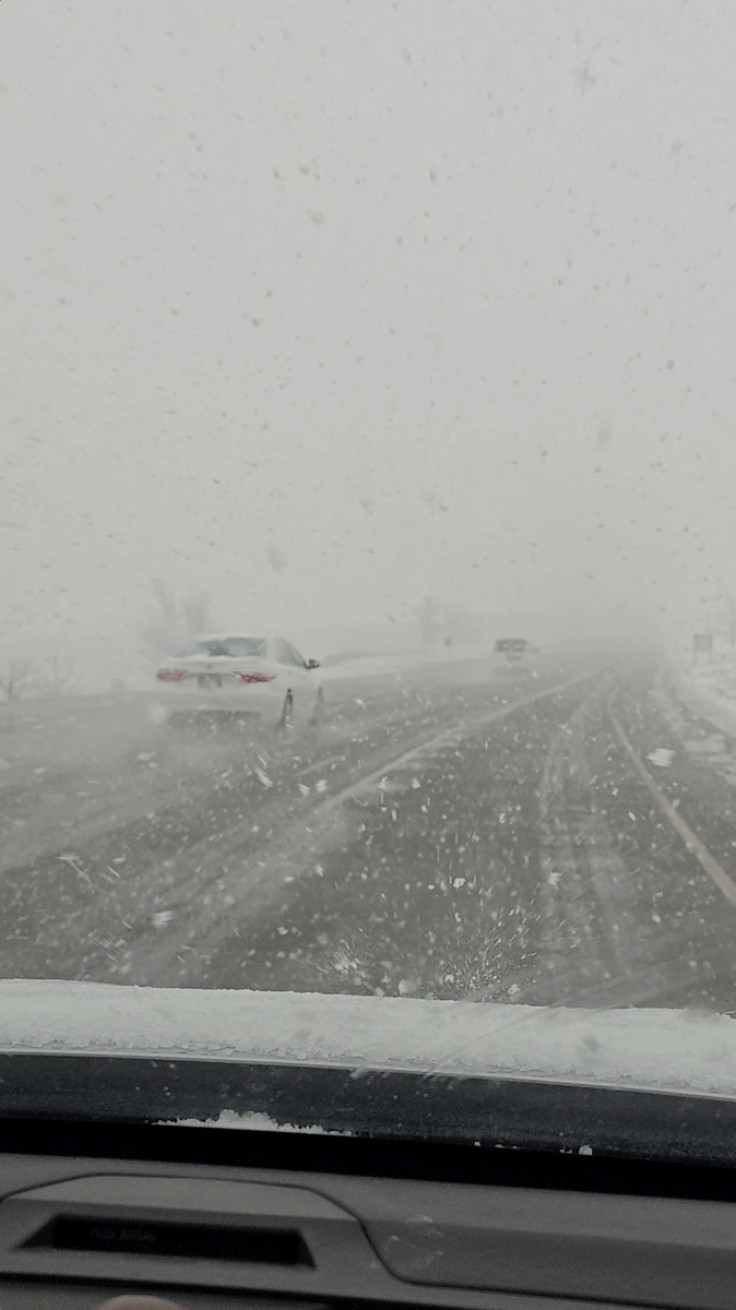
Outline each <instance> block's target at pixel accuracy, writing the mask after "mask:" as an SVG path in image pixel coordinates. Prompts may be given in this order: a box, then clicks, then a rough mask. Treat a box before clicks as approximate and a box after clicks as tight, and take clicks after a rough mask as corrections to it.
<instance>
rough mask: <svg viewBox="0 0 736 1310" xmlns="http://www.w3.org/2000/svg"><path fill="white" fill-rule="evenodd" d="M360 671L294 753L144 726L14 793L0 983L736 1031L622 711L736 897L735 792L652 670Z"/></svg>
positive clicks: (708, 909) (715, 910) (5, 863)
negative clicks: (583, 1016)
mask: <svg viewBox="0 0 736 1310" xmlns="http://www.w3.org/2000/svg"><path fill="white" fill-rule="evenodd" d="M363 673H364V676H362V677H353V678H349V677H341V678H339V679H338V678H336V679H334V680H333V681H332V682H331V685H330V704H329V713H328V716H327V718H326V720H325V722H324V723H323V724H322V725H321V727H320V728H319V729H318V730H309V731H304V732H302V733H301V734H298V733H296V734H293V735H292V734H289V735H288V736H287V737H285V738H283V739H282V740H278V739H275V738H274V737H268V738H264V739H262V740H261V741H260V742H255V743H251V744H248V743H246V742H244V741H243V739H242V738H241V737H240V736H239V734H237V733H234V732H233V733H220V734H218V735H217V736H212V735H196V736H192V735H189V734H184V735H180V734H165V733H163V734H162V733H161V732H160V730H158V729H156V728H155V725H151V724H150V722H149V720H148V718H147V716H146V715H145V714H142V713H141V714H140V715H139V716H138V718H136V717H135V715H133V714H132V713H130V714H128V715H127V716H125V718H124V722H123V721H121V723H120V731H119V733H118V732H115V731H112V730H111V733H110V737H109V739H106V740H105V741H104V742H103V747H102V749H100V750H99V751H98V753H97V754H95V753H94V751H93V750H92V751H91V753H90V754H89V756H88V757H87V758H86V759H84V758H83V759H82V761H81V762H80V761H79V760H75V759H74V758H73V752H72V753H71V754H70V755H69V757H68V758H67V761H66V764H65V765H64V766H63V767H57V768H56V769H51V768H49V769H47V771H45V772H44V773H42V774H40V775H39V774H36V773H35V772H33V770H32V769H31V768H30V766H27V767H26V772H25V774H24V775H23V774H22V772H21V773H20V774H19V776H18V779H17V781H16V782H15V784H14V785H7V786H6V787H5V789H4V791H3V793H2V795H3V802H2V809H1V812H0V835H1V849H2V877H1V878H0V924H1V925H2V927H1V928H0V975H2V976H5V977H14V976H15V977H56V978H68V979H92V980H97V981H107V982H138V983H144V984H148V985H161V986H166V985H169V986H172V985H173V986H177V985H179V986H181V985H183V986H204V987H252V988H262V989H269V990H273V989H276V990H281V989H288V988H291V989H295V990H299V991H327V992H348V993H354V994H374V995H375V994H379V995H380V994H388V995H397V996H427V997H439V998H446V999H449V998H458V997H464V998H473V999H476V1000H493V1001H504V1002H507V1001H510V1002H528V1003H531V1004H549V1003H552V1004H555V1005H560V1004H568V1005H584V1006H602V1007H611V1006H621V1005H624V1006H626V1005H637V1006H652V1005H655V1006H657V1005H668V1006H681V1005H686V1004H689V1005H697V1006H700V1007H704V1008H707V1009H711V1010H719V1011H724V1012H731V1011H733V1010H736V1002H735V1001H734V987H733V981H732V980H733V965H732V961H733V959H734V947H735V946H736V910H734V908H733V906H732V905H731V904H729V903H728V901H727V899H726V898H725V897H724V895H723V894H722V891H721V890H719V887H718V886H717V885H716V884H715V883H714V882H713V880H712V878H710V877H709V876H708V873H707V870H706V869H705V868H704V867H703V864H702V862H699V860H698V859H697V858H696V857H695V854H694V853H693V851H692V850H689V849H688V847H687V845H686V843H685V842H684V841H683V839H682V836H681V835H680V834H678V832H677V831H676V830H675V828H674V827H673V825H672V823H671V822H669V821H668V819H667V817H666V812H665V811H663V809H662V808H661V807H660V806H659V805H658V804H657V802H656V799H654V798H653V796H652V794H651V792H650V791H649V790H648V789H647V787H646V786H645V785H644V783H643V782H642V778H641V776H639V775H637V772H636V770H635V769H634V768H632V764H631V759H630V758H629V756H628V755H627V752H626V750H624V749H622V746H621V742H620V740H619V738H618V737H617V734H616V731H615V730H614V725H613V723H612V721H611V703H612V698H614V700H615V707H616V719H617V722H618V723H619V725H620V726H621V728H622V730H623V731H624V732H625V733H626V734H627V739H628V740H629V741H630V743H631V745H632V749H633V750H634V752H635V753H636V755H637V757H638V758H639V759H640V760H643V761H645V765H644V767H645V768H646V769H647V770H649V772H650V773H651V775H652V777H653V778H654V779H655V781H656V785H657V786H658V787H659V788H661V789H662V794H663V796H666V798H668V800H669V803H670V804H672V805H675V806H676V807H678V812H680V813H682V814H683V815H684V816H685V817H686V818H687V820H688V822H689V823H690V824H691V826H692V828H693V829H694V830H695V831H696V832H697V833H698V834H699V835H700V837H701V838H702V840H703V841H704V842H705V843H707V846H708V849H709V851H711V852H712V854H713V858H714V860H715V861H716V862H717V863H718V867H719V868H722V869H724V870H725V872H726V875H727V876H730V875H731V874H733V875H734V877H736V869H735V868H734V865H735V864H736V861H735V860H734V855H735V854H736V807H735V806H734V798H735V797H736V792H734V782H733V779H730V778H729V776H728V774H727V772H724V771H723V770H722V769H721V770H720V771H719V770H718V768H715V767H714V763H713V760H712V758H711V754H712V753H711V754H709V752H708V751H707V750H699V749H698V742H700V741H702V740H704V739H706V738H707V735H708V733H707V729H706V728H705V727H702V726H701V725H699V724H698V722H697V720H694V719H693V718H692V716H690V717H687V718H683V714H684V711H683V710H682V707H678V706H677V705H676V704H675V703H674V702H673V701H672V699H671V694H670V693H669V692H667V691H666V689H665V688H664V687H663V684H662V682H661V680H660V679H659V678H658V677H657V675H656V672H655V671H654V670H651V669H637V668H634V669H626V670H623V671H622V670H615V671H614V670H611V669H601V668H600V667H599V666H598V667H596V666H594V665H593V664H590V663H586V662H585V661H582V660H577V661H575V660H570V659H569V658H567V659H561V658H556V659H555V658H554V657H552V656H548V657H547V658H546V660H543V662H542V664H541V666H540V670H539V676H538V677H537V678H536V679H528V678H516V679H513V678H512V679H506V680H499V678H498V676H497V675H494V674H493V672H492V670H491V667H490V662H489V661H487V660H460V659H458V660H455V661H452V662H451V663H450V662H447V663H445V664H444V665H436V666H428V667H424V668H414V669H408V668H404V669H401V670H395V671H393V672H392V673H383V674H382V675H381V674H380V673H375V672H374V673H372V674H371V676H367V675H365V671H363ZM107 723H108V727H107V728H106V729H105V731H108V728H109V726H110V725H109V719H108V721H107ZM97 728H98V731H97V732H95V733H92V732H91V731H90V730H89V729H88V728H87V727H85V729H84V733H87V732H88V731H89V732H90V735H89V737H88V740H89V742H91V743H94V742H95V741H97V740H98V739H99V736H100V733H99V728H100V724H99V723H98V725H97ZM84 733H82V734H81V736H79V737H78V738H77V740H78V741H81V740H83V738H84ZM103 735H104V734H103ZM35 767H37V766H34V768H35Z"/></svg>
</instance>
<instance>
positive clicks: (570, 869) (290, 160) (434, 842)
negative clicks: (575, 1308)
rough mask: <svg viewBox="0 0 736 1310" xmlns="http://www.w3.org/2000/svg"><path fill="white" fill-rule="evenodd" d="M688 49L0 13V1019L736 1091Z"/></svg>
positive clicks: (723, 63) (720, 74)
mask: <svg viewBox="0 0 736 1310" xmlns="http://www.w3.org/2000/svg"><path fill="white" fill-rule="evenodd" d="M734 38H736V10H734V8H733V7H732V6H731V5H730V4H729V3H727V0H702V2H701V3H699V4H694V3H691V4H687V3H682V4H676V5H675V4H673V3H671V0H649V2H648V3H646V4H640V3H635V0H598V3H595V4H586V3H582V0H558V2H557V3H555V4H549V3H548V2H547V0H516V2H512V0H431V3H428V0H352V2H348V0H310V2H309V3H308V4H304V3H301V2H300V0H208V2H207V3H205V0H105V3H100V2H99V0H65V3H64V4H63V5H59V4H58V3H57V2H56V0H33V2H32V3H26V4H23V3H12V2H10V0H9V2H8V3H6V4H3V5H0V103H1V104H2V121H3V133H4V143H5V145H4V149H3V150H2V152H0V194H2V205H1V206H0V228H1V229H2V250H3V253H4V260H3V269H2V274H1V275H0V302H1V303H2V315H0V333H1V334H2V338H3V340H2V350H1V351H0V360H1V361H2V362H1V364H0V367H1V368H2V374H3V380H2V388H1V389H0V405H1V406H2V412H3V423H2V445H3V484H4V513H3V515H2V522H1V523H0V543H1V544H2V548H3V568H2V570H1V571H0V596H1V597H2V614H3V624H2V632H0V865H1V876H0V1049H2V1047H3V1046H8V1045H11V1046H12V1045H20V1046H23V1045H24V1044H30V1045H32V1046H41V1047H44V1048H45V1047H47V1046H49V1045H53V1044H54V1043H58V1044H61V1045H68V1046H69V1047H70V1049H71V1048H73V1049H74V1050H92V1049H100V1050H102V1049H114V1050H115V1051H117V1052H121V1051H122V1052H124V1051H127V1050H129V1049H131V1048H132V1047H134V1046H137V1047H138V1048H139V1049H145V1050H149V1051H150V1050H152V1051H154V1052H156V1051H160V1050H164V1049H166V1050H172V1049H173V1050H182V1049H185V1048H186V1049H187V1050H188V1051H189V1053H190V1054H197V1053H198V1052H210V1053H212V1052H213V1051H214V1052H219V1053H221V1052H222V1051H223V1050H229V1051H231V1052H234V1058H238V1059H242V1060H246V1059H251V1058H266V1057H268V1058H270V1057H274V1058H278V1059H283V1060H285V1061H287V1062H288V1061H293V1062H297V1063H299V1062H301V1063H304V1062H309V1061H310V1060H311V1059H315V1060H319V1061H321V1062H323V1063H325V1062H326V1063H329V1062H340V1061H343V1062H348V1063H350V1064H351V1066H352V1065H353V1064H358V1063H361V1062H363V1063H368V1064H378V1065H382V1064H383V1065H391V1066H393V1065H398V1064H401V1065H402V1067H409V1068H412V1069H417V1070H428V1069H432V1068H442V1069H449V1070H451V1071H463V1070H465V1071H468V1070H471V1071H473V1072H476V1073H479V1074H491V1073H494V1072H501V1073H503V1074H513V1073H520V1074H523V1075H524V1076H528V1077H532V1078H544V1077H549V1078H554V1079H563V1078H569V1079H580V1080H583V1081H585V1080H588V1081H592V1082H605V1083H606V1084H608V1085H618V1086H622V1087H627V1088H628V1087H630V1086H632V1085H633V1084H636V1085H637V1086H646V1087H654V1088H663V1087H665V1088H673V1087H677V1088H681V1089H684V1090H688V1089H691V1090H695V1091H698V1092H705V1091H709V1092H710V1091H717V1092H719V1093H722V1094H725V1095H729V1096H734V1097H736V1036H735V1035H734V1029H735V1028H736V1023H735V1022H734V1017H733V1016H735V1015H736V999H735V993H734V984H733V976H734V958H736V563H735V561H736V516H735V515H734V509H733V488H734V485H735V478H736V443H735V442H734V438H733V433H732V417H733V413H734V408H735V405H736V375H735V374H734V367H733V360H732V354H733V350H732V341H733V318H734V282H735V279H736V245H735V244H734V227H735V226H736V189H735V184H734V168H733V161H734V159H735V158H736V118H735V117H734V113H733V96H734V91H733V80H734V74H733V57H732V46H733V40H734ZM732 266H733V267H732ZM243 631H244V632H245V635H238V634H240V633H242V632H243ZM251 632H254V633H259V632H260V633H264V632H265V633H267V634H272V635H270V636H269V638H268V641H266V639H265V638H263V637H259V636H249V635H248V634H249V633H251ZM202 634H204V635H202ZM208 634H212V635H208ZM223 634H224V635H223ZM228 634H230V635H228ZM267 654H268V656H269V659H268V662H266V660H265V657H266V655H267ZM200 656H202V657H203V658H202V662H201V663H200V662H199V657H200ZM221 656H226V657H228V658H237V659H240V658H242V659H243V660H244V661H246V665H245V667H243V668H240V667H238V666H237V665H234V666H231V667H227V666H226V665H225V664H222V665H219V666H218V665H217V663H216V661H217V658H218V657H221ZM210 658H211V659H213V660H214V661H215V664H214V666H212V667H210V666H208V665H207V662H206V661H207V660H208V659H210ZM189 659H191V660H192V661H193V663H192V664H191V665H189V664H187V663H186V662H184V663H182V664H181V665H180V664H179V663H178V662H177V661H187V660H189ZM248 661H252V662H251V663H247V662H248ZM261 661H263V662H262V663H261ZM103 985H104V986H105V987H106V988H112V989H113V999H114V1006H113V1001H112V1000H111V999H110V992H109V991H107V990H106V991H100V990H99V989H100V987H101V986H103ZM135 989H142V991H136V990H135ZM148 989H150V990H148ZM141 996H143V997H144V1000H145V1004H144V1003H143V1001H142V1000H141ZM53 998H57V999H56V1001H53V1004H55V1005H58V1006H59V1007H61V1008H59V1009H58V1011H54V1013H57V1020H58V1021H57V1022H56V1023H55V1024H54V1025H50V1023H49V1021H48V1020H47V1019H45V1018H44V1016H48V1015H49V1014H50V1013H51V1010H50V1007H51V1005H52V999H53ZM74 998H77V999H74ZM127 1005H130V1009H129V1010H126V1009H125V1007H126V1006H127ZM234 1005H235V1006H236V1007H237V1008H236V1010H233V1009H232V1006H234ZM161 1006H164V1009H161V1008H160V1007H161ZM163 1013H166V1015H167V1016H168V1018H167V1022H166V1023H165V1024H163V1023H162V1024H160V1025H159V1024H158V1020H157V1019H156V1015H157V1014H158V1015H160V1014H163ZM113 1016H114V1019H113ZM248 1016H249V1017H248ZM52 1029H53V1032H52ZM451 1095H452V1093H451V1091H450V1090H449V1088H448V1091H447V1096H448V1097H450V1096H451ZM224 1108H227V1107H224ZM266 1111H267V1107H264V1112H266Z"/></svg>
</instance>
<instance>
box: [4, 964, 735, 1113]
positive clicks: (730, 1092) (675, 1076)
mask: <svg viewBox="0 0 736 1310" xmlns="http://www.w3.org/2000/svg"><path fill="white" fill-rule="evenodd" d="M0 1050H3V1051H6V1052H47V1051H52V1052H63V1053H67V1054H71V1053H84V1054H95V1055H128V1056H141V1055H143V1056H164V1055H165V1056H170V1057H174V1056H177V1057H182V1056H185V1057H190V1058H192V1059H202V1060H204V1059H207V1060H213V1059H226V1060H231V1061H232V1060H235V1061H243V1062H252V1061H258V1062H264V1061H267V1062H286V1063H294V1064H298V1065H329V1066H340V1067H343V1068H344V1067H348V1068H355V1067H357V1068H372V1069H396V1070H410V1071H421V1072H437V1073H445V1074H447V1073H449V1074H455V1075H462V1076H465V1075H474V1076H480V1077H483V1076H485V1077H499V1076H501V1077H510V1078H519V1077H522V1078H532V1079H544V1080H552V1081H560V1082H580V1083H585V1084H588V1085H602V1086H609V1087H611V1086H614V1087H639V1088H645V1089H651V1090H657V1091H682V1092H696V1093H703V1094H711V1095H725V1096H730V1097H732V1096H736V1021H734V1020H733V1019H731V1018H729V1017H727V1016H724V1015H707V1014H700V1013H696V1012H692V1011H675V1010H665V1009H650V1010H645V1009H641V1010H634V1009H629V1010H590V1009H564V1008H560V1009H542V1008H537V1007H534V1006H528V1005H500V1004H492V1003H488V1002H481V1003H475V1002H465V1001H433V1000H416V999H413V998H409V997H402V998H389V997H373V996H335V995H318V994H312V993H302V992H299V993H297V992H252V991H217V990H198V989H190V988H186V989H184V988H182V989H178V988H155V987H130V986H117V985H108V984H101V983H84V982H64V981H56V980H43V981H40V980H39V981H35V980H33V981H28V980H11V981H4V982H0Z"/></svg>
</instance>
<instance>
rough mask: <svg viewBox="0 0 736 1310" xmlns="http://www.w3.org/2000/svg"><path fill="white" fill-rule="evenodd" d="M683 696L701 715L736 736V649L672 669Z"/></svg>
mask: <svg viewBox="0 0 736 1310" xmlns="http://www.w3.org/2000/svg"><path fill="white" fill-rule="evenodd" d="M672 680H673V682H674V685H675V688H676V690H677V692H678V695H679V696H680V698H681V699H682V700H683V701H684V702H685V704H686V705H687V706H688V708H689V709H690V710H691V711H692V713H693V714H696V715H697V717H698V718H700V719H705V720H706V722H709V723H712V725H713V727H714V728H716V729H717V730H718V731H719V732H723V733H725V734H726V735H727V736H728V737H734V738H736V653H729V654H720V655H717V656H716V657H715V658H714V659H713V660H712V661H703V662H701V663H699V664H695V665H690V666H687V665H683V664H680V665H678V666H676V667H674V668H673V669H672Z"/></svg>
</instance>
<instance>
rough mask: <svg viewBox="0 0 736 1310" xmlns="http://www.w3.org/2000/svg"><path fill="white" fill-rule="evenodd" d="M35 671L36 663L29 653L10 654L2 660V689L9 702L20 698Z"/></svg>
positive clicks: (0, 672)
mask: <svg viewBox="0 0 736 1310" xmlns="http://www.w3.org/2000/svg"><path fill="white" fill-rule="evenodd" d="M35 673H36V664H35V661H34V660H32V659H31V658H30V656H29V655H8V656H6V658H5V659H4V660H2V661H1V662H0V691H2V692H3V694H4V696H5V699H6V701H7V702H8V704H10V702H11V701H14V700H20V697H21V696H22V695H23V692H24V690H26V691H27V690H28V686H29V684H30V683H31V682H32V680H33V677H34V675H35Z"/></svg>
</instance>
